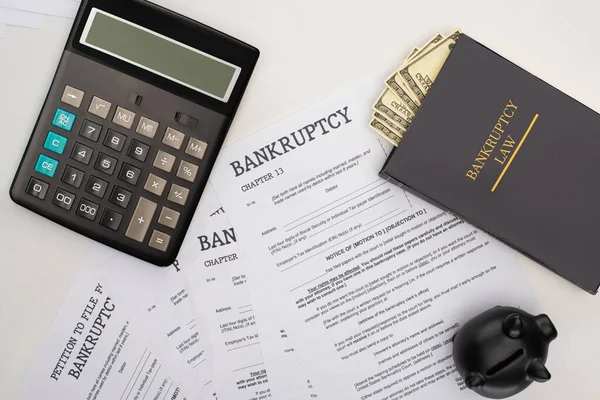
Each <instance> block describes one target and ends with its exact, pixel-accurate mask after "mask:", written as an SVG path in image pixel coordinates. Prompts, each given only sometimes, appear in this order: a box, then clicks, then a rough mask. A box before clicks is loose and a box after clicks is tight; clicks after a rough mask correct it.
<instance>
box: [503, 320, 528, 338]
mask: <svg viewBox="0 0 600 400" xmlns="http://www.w3.org/2000/svg"><path fill="white" fill-rule="evenodd" d="M502 331H503V332H504V334H505V335H506V336H508V337H510V338H512V339H518V338H520V337H521V334H522V333H523V320H522V319H521V316H520V315H519V314H510V315H509V316H508V317H506V318H504V321H502Z"/></svg>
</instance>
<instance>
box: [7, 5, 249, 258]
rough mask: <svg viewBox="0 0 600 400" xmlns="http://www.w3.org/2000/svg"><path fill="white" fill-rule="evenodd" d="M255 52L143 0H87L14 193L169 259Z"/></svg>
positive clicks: (133, 250)
mask: <svg viewBox="0 0 600 400" xmlns="http://www.w3.org/2000/svg"><path fill="white" fill-rule="evenodd" d="M258 57H259V51H258V50H257V49H256V48H254V47H252V46H249V45H247V44H245V43H243V42H241V41H239V40H237V39H234V38H232V37H230V36H227V35H225V34H223V33H221V32H218V31H216V30H214V29H212V28H209V27H207V26H204V25H202V24H200V23H198V22H196V21H193V20H191V19H189V18H186V17H184V16H181V15H178V14H176V13H174V12H171V11H169V10H166V9H164V8H162V7H159V6H157V5H154V4H151V3H148V2H146V1H140V0H83V1H82V2H81V7H80V9H79V12H78V14H77V17H76V19H75V24H74V27H73V29H72V31H71V33H70V36H69V40H68V42H67V45H66V47H65V50H64V53H63V56H62V58H61V60H60V64H59V66H58V70H57V72H56V75H55V77H54V80H53V82H52V87H51V88H50V91H49V93H48V96H47V98H46V101H45V104H44V106H43V109H42V111H41V113H40V116H39V118H38V121H37V123H36V125H35V128H34V131H33V134H32V136H31V138H30V140H29V143H28V145H27V149H26V151H25V154H24V156H23V159H22V161H21V164H20V166H19V169H18V172H17V175H16V177H15V179H14V182H13V184H12V187H11V198H12V199H13V200H14V201H15V202H16V203H18V204H20V205H22V206H24V207H26V208H28V209H30V210H31V211H34V212H36V213H38V214H40V215H42V216H44V217H46V218H49V219H51V220H52V221H54V222H56V223H58V224H60V225H63V226H64V227H66V228H69V229H72V230H74V231H76V232H79V233H81V234H83V235H85V236H88V237H89V238H91V239H94V240H97V241H99V242H101V243H104V244H106V245H108V246H111V247H113V248H115V249H118V250H120V251H123V252H125V253H128V254H130V255H132V256H135V257H137V258H140V259H143V260H146V261H148V262H150V263H152V264H155V265H158V266H168V265H170V264H172V263H173V262H174V261H175V259H176V256H177V253H178V251H179V249H180V247H181V244H182V242H183V239H184V236H185V233H186V231H187V229H188V227H189V224H190V222H191V220H192V217H193V215H194V212H195V210H196V207H197V205H198V202H199V200H200V197H201V195H202V192H203V190H204V187H205V185H206V183H207V181H208V177H209V174H210V172H211V169H212V167H213V165H214V163H215V160H216V158H217V155H218V153H219V150H220V148H221V146H222V144H223V140H224V139H225V136H226V134H227V131H228V129H229V126H230V124H231V122H232V119H233V117H234V114H235V112H236V110H237V108H238V106H239V104H240V101H241V98H242V95H243V93H244V91H245V89H246V86H247V85H248V81H249V79H250V76H251V74H252V72H253V70H254V67H255V65H256V63H257V61H258Z"/></svg>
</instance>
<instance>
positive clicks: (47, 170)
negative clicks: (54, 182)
mask: <svg viewBox="0 0 600 400" xmlns="http://www.w3.org/2000/svg"><path fill="white" fill-rule="evenodd" d="M56 168H58V161H56V160H55V159H53V158H50V157H46V156H45V155H43V154H40V156H39V157H38V160H37V164H36V165H35V170H36V172H39V173H40V174H44V175H46V176H49V177H50V178H53V177H54V174H55V173H56Z"/></svg>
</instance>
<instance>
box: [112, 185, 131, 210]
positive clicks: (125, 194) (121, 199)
mask: <svg viewBox="0 0 600 400" xmlns="http://www.w3.org/2000/svg"><path fill="white" fill-rule="evenodd" d="M132 196H133V193H131V192H130V191H129V190H126V189H123V188H122V187H120V186H115V188H114V189H113V191H112V194H111V195H110V202H111V203H113V204H116V205H117V206H119V207H121V208H127V207H128V206H129V202H130V201H131V197H132Z"/></svg>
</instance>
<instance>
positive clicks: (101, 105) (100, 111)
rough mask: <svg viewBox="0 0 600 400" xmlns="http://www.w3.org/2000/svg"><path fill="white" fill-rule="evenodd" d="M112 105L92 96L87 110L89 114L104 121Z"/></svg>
mask: <svg viewBox="0 0 600 400" xmlns="http://www.w3.org/2000/svg"><path fill="white" fill-rule="evenodd" d="M111 106H112V104H111V103H110V102H108V101H106V100H104V99H101V98H100V97H96V96H94V97H93V98H92V102H91V103H90V108H89V109H88V111H89V113H90V114H94V115H95V116H98V117H100V118H102V119H106V117H108V113H109V111H110V107H111Z"/></svg>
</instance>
